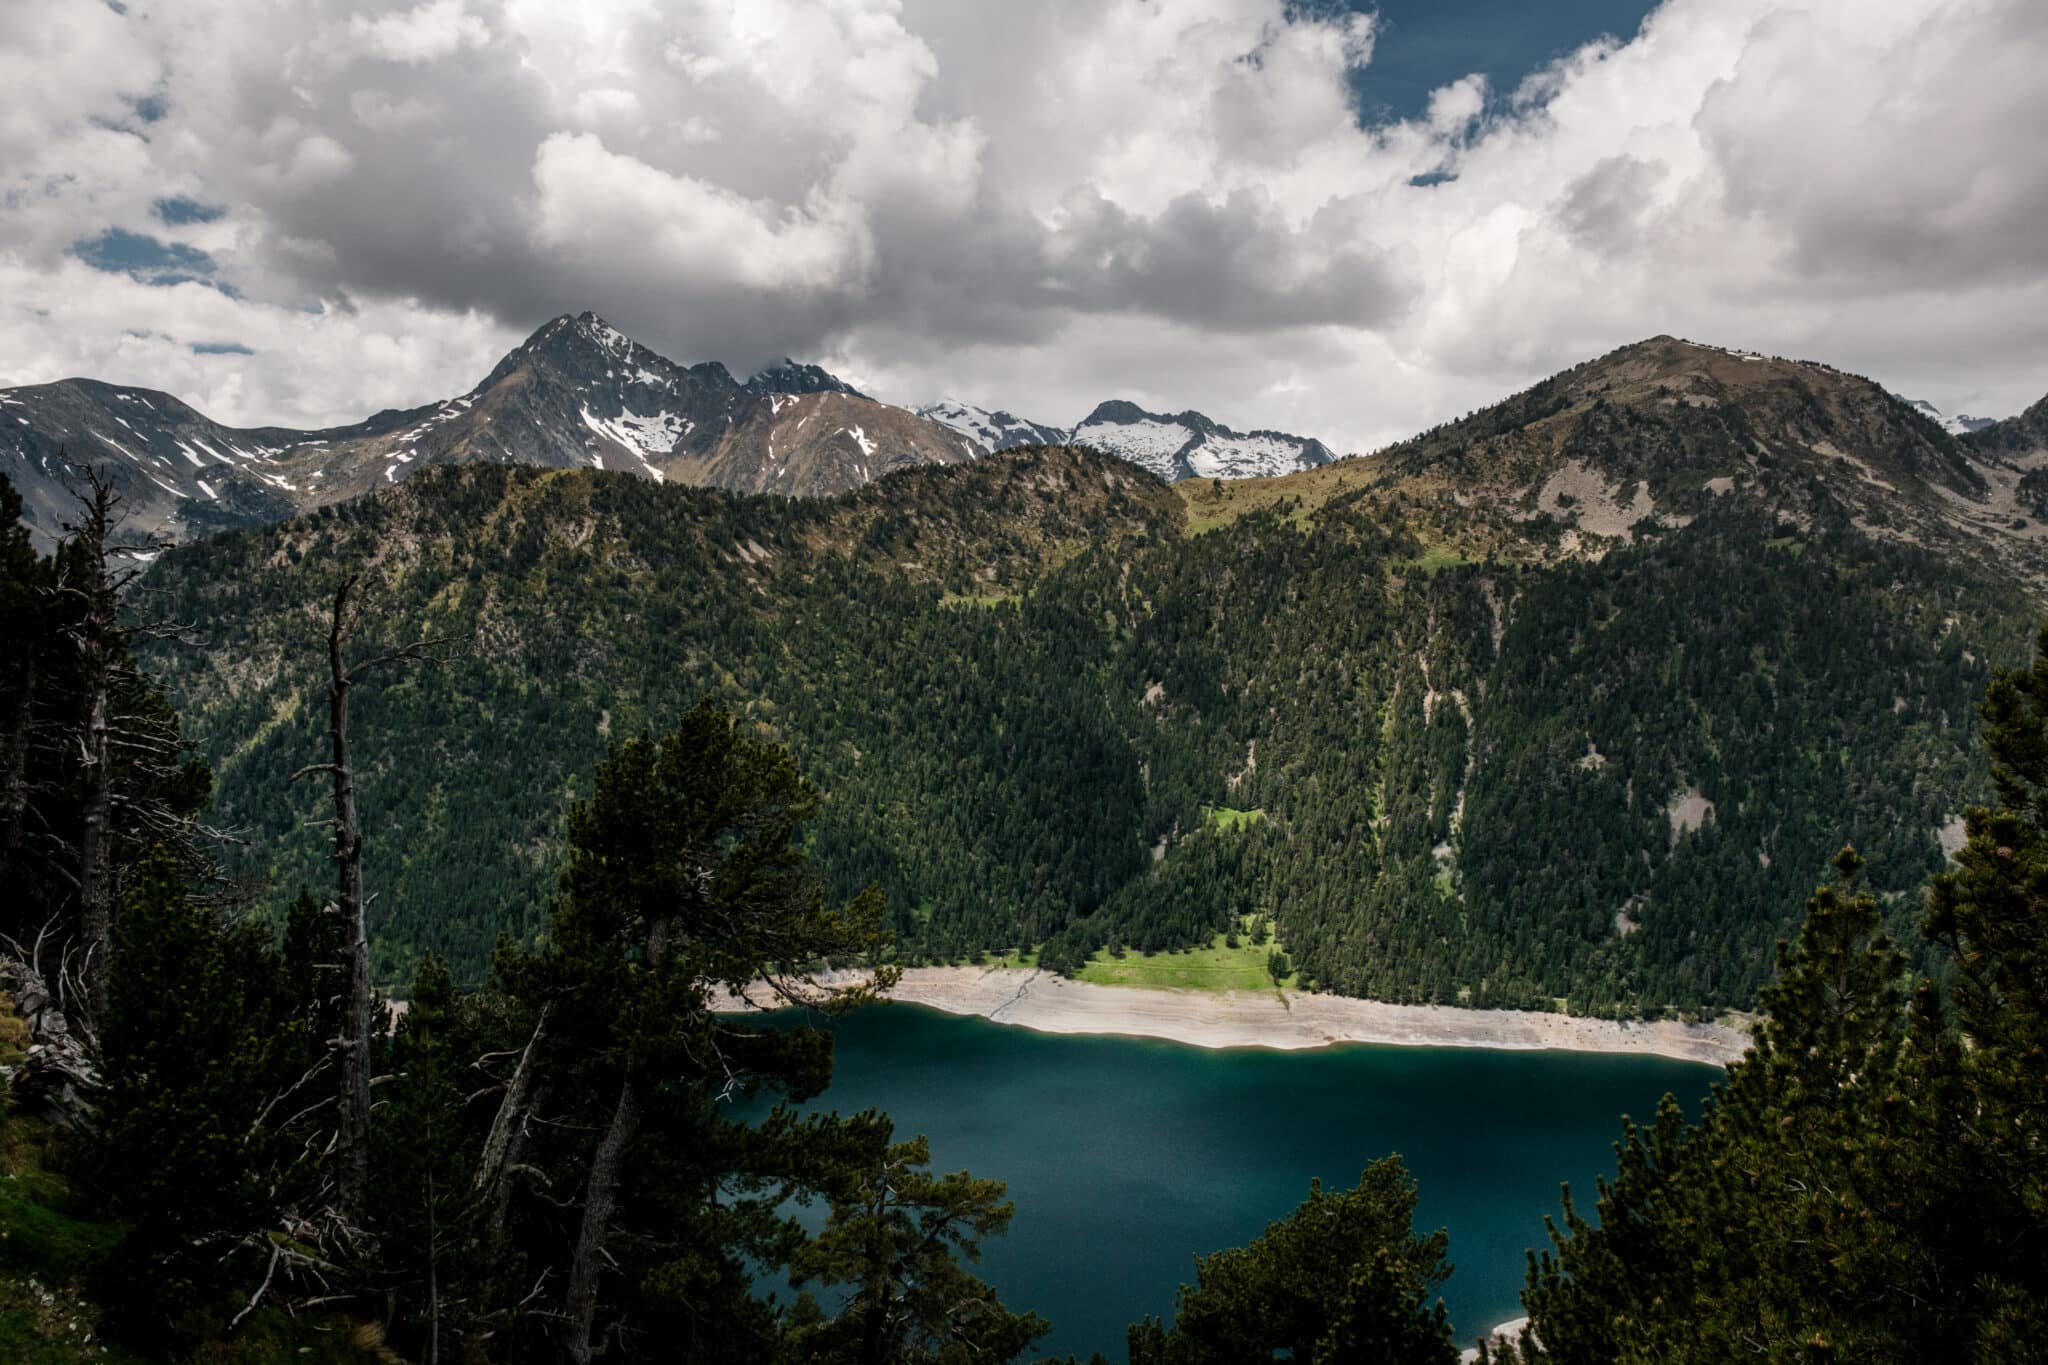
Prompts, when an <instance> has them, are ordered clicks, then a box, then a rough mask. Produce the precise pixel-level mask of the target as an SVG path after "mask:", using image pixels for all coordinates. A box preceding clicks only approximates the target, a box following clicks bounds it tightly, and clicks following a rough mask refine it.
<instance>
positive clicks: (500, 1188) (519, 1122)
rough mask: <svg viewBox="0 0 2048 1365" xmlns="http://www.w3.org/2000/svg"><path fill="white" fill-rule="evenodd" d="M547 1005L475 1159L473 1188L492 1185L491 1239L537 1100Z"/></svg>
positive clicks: (504, 1210)
mask: <svg viewBox="0 0 2048 1365" xmlns="http://www.w3.org/2000/svg"><path fill="white" fill-rule="evenodd" d="M548 1008H549V1007H548V1006H545V1005H543V1006H542V1007H541V1011H540V1018H538V1019H536V1020H534V1023H533V1037H531V1038H529V1039H527V1040H526V1047H525V1049H524V1050H522V1051H521V1052H520V1054H519V1065H518V1066H517V1067H514V1068H513V1071H512V1079H511V1080H509V1081H507V1082H506V1083H505V1098H504V1099H502V1100H500V1101H499V1102H498V1112H497V1115H496V1117H494V1118H493V1119H492V1120H491V1131H490V1134H489V1135H488V1136H487V1137H485V1138H484V1150H483V1155H482V1157H480V1158H479V1159H478V1161H477V1166H476V1183H475V1185H474V1187H473V1188H474V1189H475V1190H476V1191H477V1193H479V1194H481V1193H483V1192H484V1191H485V1190H491V1189H493V1187H495V1191H494V1198H493V1199H492V1206H491V1222H490V1235H491V1237H492V1238H493V1239H496V1238H497V1237H498V1236H500V1235H501V1234H503V1232H504V1231H505V1223H506V1220H507V1219H508V1218H509V1217H510V1215H511V1211H512V1180H511V1172H512V1169H513V1168H514V1167H515V1166H517V1165H518V1164H519V1158H520V1156H521V1155H522V1154H523V1153H524V1152H525V1149H526V1116H527V1115H528V1114H529V1113H531V1112H532V1107H533V1106H534V1105H536V1104H538V1103H539V1097H538V1095H537V1093H536V1092H535V1089H534V1078H535V1077H536V1076H537V1075H539V1074H540V1044H541V1039H542V1038H543V1037H544V1036H546V1032H547V1026H548Z"/></svg>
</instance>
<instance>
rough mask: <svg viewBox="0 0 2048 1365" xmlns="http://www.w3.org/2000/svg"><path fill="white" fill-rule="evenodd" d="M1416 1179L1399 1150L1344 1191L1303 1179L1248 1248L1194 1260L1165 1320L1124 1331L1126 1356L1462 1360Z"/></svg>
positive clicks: (1327, 1363)
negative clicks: (1283, 1210)
mask: <svg viewBox="0 0 2048 1365" xmlns="http://www.w3.org/2000/svg"><path fill="white" fill-rule="evenodd" d="M1415 1199H1416V1195H1415V1182H1414V1181H1413V1180H1412V1179H1411V1178H1410V1177H1409V1175H1408V1172H1407V1170H1406V1168H1405V1167H1404V1166H1403V1165H1402V1164H1401V1159H1400V1158H1399V1157H1396V1156H1390V1157H1386V1158H1383V1159H1381V1160H1379V1161H1375V1162H1374V1163H1372V1165H1370V1166H1368V1167H1366V1168H1365V1172H1364V1174H1362V1175H1361V1176H1360V1177H1359V1180H1358V1184H1357V1185H1356V1186H1354V1187H1353V1188H1351V1189H1349V1190H1343V1191H1338V1192H1331V1191H1326V1190H1324V1189H1323V1187H1322V1185H1321V1183H1320V1182H1316V1183H1313V1184H1311V1186H1310V1187H1309V1196H1308V1199H1307V1200H1306V1201H1305V1202H1304V1203H1303V1204H1302V1205H1301V1206H1300V1207H1299V1208H1297V1209H1296V1210H1295V1211H1294V1212H1293V1213H1291V1214H1289V1215H1288V1216H1287V1217H1285V1218H1283V1219H1281V1220H1279V1221H1277V1222H1275V1223H1272V1224H1270V1225H1269V1226H1268V1227H1267V1228H1266V1230H1265V1232H1264V1233H1263V1234H1261V1235H1260V1236H1259V1237H1258V1238H1257V1239H1256V1240H1255V1241H1253V1242H1252V1243H1251V1244H1250V1245H1249V1246H1245V1247H1241V1248H1238V1249H1236V1250H1232V1251H1219V1252H1217V1253H1215V1254H1214V1255H1211V1256H1204V1257H1201V1258H1200V1259H1199V1260H1197V1261H1196V1263H1195V1283H1194V1284H1193V1285H1183V1286H1181V1290H1180V1294H1179V1296H1178V1298H1177V1299H1176V1300H1175V1304H1174V1322H1173V1326H1172V1327H1170V1328H1168V1327H1164V1326H1162V1325H1161V1324H1160V1323H1159V1322H1158V1320H1157V1319H1147V1320H1146V1321H1145V1322H1142V1323H1139V1324H1137V1325H1136V1326H1133V1327H1132V1328H1131V1331H1130V1357H1131V1365H1237V1363H1238V1362H1241V1361H1251V1360H1273V1359H1277V1358H1280V1357H1283V1356H1284V1357H1286V1358H1289V1359H1293V1360H1297V1361H1302V1362H1305V1363H1310V1362H1312V1363H1313V1365H1366V1362H1371V1361H1380V1360H1400V1361H1412V1362H1415V1363H1416V1365H1427V1363H1428V1362H1441V1363H1442V1365H1449V1362H1452V1361H1455V1360H1456V1359H1457V1358H1458V1352H1457V1347H1456V1346H1455V1345H1454V1344H1453V1341H1452V1337H1451V1324H1450V1316H1449V1314H1448V1313H1447V1312H1446V1311H1445V1309H1444V1306H1443V1301H1442V1300H1441V1299H1437V1298H1436V1293H1437V1290H1438V1289H1439V1288H1440V1287H1441V1286H1442V1284H1443V1282H1444V1281H1445V1280H1446V1279H1448V1278H1449V1277H1450V1273H1451V1266H1450V1262H1449V1261H1447V1260H1446V1259H1445V1253H1446V1251H1447V1250H1448V1247H1449V1238H1448V1236H1447V1235H1446V1234H1445V1233H1444V1232H1443V1231H1442V1230H1441V1229H1439V1230H1438V1231H1436V1232H1433V1233H1430V1234H1428V1235H1427V1236H1423V1235H1420V1234H1418V1233H1416V1232H1415V1231H1414V1226H1413V1224H1414V1218H1415Z"/></svg>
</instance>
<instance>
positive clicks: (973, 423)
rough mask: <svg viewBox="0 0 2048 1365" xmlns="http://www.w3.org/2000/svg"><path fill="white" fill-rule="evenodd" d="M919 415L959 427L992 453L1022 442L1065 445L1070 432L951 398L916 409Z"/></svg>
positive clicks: (977, 447) (1032, 444)
mask: <svg viewBox="0 0 2048 1365" xmlns="http://www.w3.org/2000/svg"><path fill="white" fill-rule="evenodd" d="M917 415H918V416H919V417H923V418H925V419H927V420H928V421H933V422H937V423H938V424H939V425H940V426H942V427H947V428H950V429H951V430H953V431H957V432H958V433H960V435H962V436H964V437H966V438H967V441H968V443H969V444H971V445H972V446H974V447H975V448H976V449H977V450H979V451H985V452H989V453H994V452H995V451H998V450H1014V449H1016V448H1017V447H1019V446H1055V445H1064V444H1066V440H1067V435H1068V433H1067V431H1066V429H1065V428H1063V427H1049V426H1046V425H1045V424H1044V423H1042V422H1031V421H1026V420H1025V419H1024V418H1022V417H1018V416H1015V415H1014V414H1011V413H1007V412H1003V411H1000V410H996V411H991V410H990V409H988V408H978V407H976V406H974V404H972V403H959V402H955V401H953V400H951V399H945V400H942V401H940V402H937V403H927V404H925V405H924V406H923V407H921V408H919V409H918V410H917Z"/></svg>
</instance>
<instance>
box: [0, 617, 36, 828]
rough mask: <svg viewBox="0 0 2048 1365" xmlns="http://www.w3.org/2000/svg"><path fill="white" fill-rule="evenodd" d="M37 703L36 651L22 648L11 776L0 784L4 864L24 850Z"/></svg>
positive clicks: (9, 759) (10, 735)
mask: <svg viewBox="0 0 2048 1365" xmlns="http://www.w3.org/2000/svg"><path fill="white" fill-rule="evenodd" d="M35 704H36V654H35V648H34V647H33V646H26V647H24V649H23V651H22V661H21V696H20V698H19V699H18V700H17V701H16V702H15V704H14V715H13V717H12V719H11V721H10V723H9V724H8V727H7V729H8V735H7V779H6V782H5V784H4V785H0V867H12V866H13V865H14V858H15V855H16V854H17V853H18V852H20V850H21V822H22V817H23V816H25V815H27V814H28V745H29V738H30V734H31V729H30V722H31V720H32V719H33V717H34V715H35Z"/></svg>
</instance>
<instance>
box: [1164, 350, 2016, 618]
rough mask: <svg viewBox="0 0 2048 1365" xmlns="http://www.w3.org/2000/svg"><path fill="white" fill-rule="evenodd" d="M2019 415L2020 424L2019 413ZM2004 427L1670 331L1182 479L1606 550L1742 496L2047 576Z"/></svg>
mask: <svg viewBox="0 0 2048 1365" xmlns="http://www.w3.org/2000/svg"><path fill="white" fill-rule="evenodd" d="M2023 421H2024V419H2015V422H2023ZM2009 429H2012V424H2007V423H2000V424H1999V425H1998V426H1996V427H1992V428H1987V429H1986V430H1985V431H1982V432H1979V433H1976V434H1975V435H1973V436H1971V437H1969V438H1967V439H1959V438H1957V437H1955V436H1953V435H1951V434H1950V433H1949V432H1947V431H1945V430H1943V429H1942V427H1941V426H1940V425H1939V424H1938V423H1936V422H1935V421H1933V420H1932V419H1931V418H1929V417H1928V416H1927V415H1926V414H1925V413H1924V412H1922V411H1920V410H1918V409H1917V408H1915V407H1914V406H1913V405H1911V404H1909V403H1907V402H1906V401H1905V400H1903V399H1900V398H1898V397H1896V396H1894V395H1892V394H1891V393H1888V392H1886V391H1885V390H1884V389H1883V388H1882V387H1880V386H1879V385H1877V384H1875V383H1873V382H1871V381H1870V380H1867V379H1863V378H1860V377H1858V376H1856V375H1851V374H1847V373H1845V372H1843V371H1841V370H1837V369H1834V368H1833V367H1831V366H1828V365H1822V364H1817V363H1814V362H1810V361H1792V360H1780V359H1773V358H1769V357H1765V356H1761V355H1756V354H1754V353H1749V352H1741V351H1730V350H1725V349H1722V348H1719V347H1714V346H1703V345H1698V344H1695V343H1692V342H1686V341H1680V340H1677V339H1675V338H1672V337H1656V338H1653V339H1651V340H1649V341H1644V342H1639V343H1637V344H1635V345H1632V346H1625V347H1623V348H1621V349H1620V350H1618V351H1615V352H1613V353H1612V354H1609V355H1606V356H1602V357H1600V358H1599V359H1597V360H1592V361H1588V362H1586V363H1585V364H1582V365H1579V366H1577V367H1575V368H1573V369H1571V370H1567V371H1565V372H1563V373H1561V374H1558V375H1554V376H1552V377H1551V378H1549V379H1546V380H1544V381H1542V382H1541V383H1539V384H1537V385H1535V386H1533V387H1531V388H1529V389H1527V390H1525V391H1523V392H1522V393H1519V394H1516V395H1514V396H1513V397H1511V398H1509V399H1507V400H1505V401H1503V402H1501V403H1498V404H1495V405H1494V406H1493V407H1490V408H1487V409H1485V410H1483V411H1481V412H1477V413H1474V414H1473V415H1472V416H1470V417H1467V418H1464V419H1462V420H1460V421H1457V422H1452V423H1449V424H1447V425H1445V426H1442V427H1437V428H1435V429H1433V430H1431V431H1427V432H1424V433H1423V434H1421V435H1420V436H1417V437H1414V438H1413V439H1411V440H1407V441H1403V442H1401V443H1400V444H1398V445H1395V446H1391V447H1389V448H1388V449H1386V450H1385V451H1382V452H1380V453H1379V454H1377V455H1373V456H1369V457H1363V458H1359V459H1355V460H1347V461H1343V462H1340V463H1338V464H1335V465H1332V466H1330V467H1329V468H1327V469H1321V470H1314V471H1310V472H1308V473H1305V474H1298V475H1294V476H1291V477H1290V478H1286V479H1280V480H1275V481H1272V482H1270V483H1265V484H1252V485H1240V486H1236V487H1230V486H1226V487H1225V488H1224V489H1223V490H1221V491H1220V492H1219V491H1217V490H1213V489H1209V488H1206V487H1194V486H1190V487H1189V488H1187V489H1185V490H1183V491H1184V495H1185V496H1186V497H1187V498H1188V499H1189V501H1190V507H1191V512H1192V515H1193V517H1194V519H1195V521H1196V523H1197V524H1198V525H1200V524H1214V523H1215V522H1218V521H1221V520H1225V519H1228V518H1229V517H1230V516H1232V515H1235V514H1236V513H1237V511H1238V510H1241V509H1244V508H1249V507H1256V506H1262V505H1265V504H1266V503H1268V502H1270V501H1272V500H1274V499H1282V498H1294V499H1301V500H1303V501H1304V502H1305V503H1306V504H1307V505H1310V506H1314V505H1318V504H1321V503H1324V502H1328V501H1330V500H1333V499H1339V498H1343V497H1369V498H1373V499H1376V500H1388V499H1397V498H1398V499H1399V500H1401V501H1402V503H1403V504H1404V505H1405V506H1406V507H1407V508H1408V509H1409V511H1408V513H1407V515H1408V517H1409V519H1410V521H1411V524H1413V525H1414V526H1415V527H1416V528H1417V529H1418V531H1419V533H1421V534H1424V535H1426V536H1428V537H1430V538H1432V539H1433V540H1435V541H1436V542H1439V543H1440V544H1441V545H1442V546H1443V547H1444V549H1445V552H1446V553H1457V554H1463V555H1469V556H1479V557H1484V556H1488V555H1495V556H1506V557H1511V558H1517V559H1536V560H1554V559H1557V558H1583V557H1589V556H1591V557H1597V556H1599V555H1602V554H1605V553H1608V552H1609V551H1611V550H1612V549H1613V548H1615V547H1616V546H1618V545H1625V544H1630V543H1635V542H1638V541H1641V540H1642V539H1644V538H1645V537H1649V536H1654V535H1658V534H1662V533H1665V532H1668V531H1670V530H1673V529H1676V528H1679V527H1682V526H1685V525H1687V524H1688V523H1690V522H1691V521H1692V520H1693V519H1694V518H1696V517H1699V516H1701V515H1702V514H1704V513H1705V512H1706V511H1707V510H1709V509H1710V508H1712V507H1715V506H1717V505H1720V504H1723V503H1726V502H1730V501H1732V502H1735V503H1738V504H1741V505H1744V506H1747V507H1751V508H1754V509H1756V510H1758V511H1760V512H1763V513H1765V514H1766V515H1769V516H1771V517H1773V518H1775V519H1777V520H1778V521H1779V522H1780V523H1782V524H1783V526H1784V528H1785V532H1786V534H1789V535H1793V536H1798V535H1804V534H1810V533H1812V532H1814V531H1816V530H1817V529H1818V528H1821V527H1824V526H1832V525H1835V524H1844V525H1848V526H1850V527H1852V528H1854V529H1856V530H1858V531H1860V532H1861V533H1863V534H1866V535H1869V536H1872V537H1875V538H1879V539H1885V540H1891V541H1896V542H1900V543H1905V544H1912V545H1918V546H1923V547H1925V548H1927V549H1929V550H1931V551H1932V552H1933V553H1935V554H1937V555H1939V556H1942V557H1944V558H1949V559H1952V560H1956V561H1958V562H1968V563H1971V564H1974V565H1976V566H1977V567H1979V568H1983V569H1986V570H1989V571H1992V572H1996V573H2001V574H2015V573H2016V574H2019V575H2022V576H2023V577H2024V578H2025V579H2026V580H2027V581H2028V582H2030V583H2031V584H2033V585H2034V586H2035V587H2036V588H2037V589H2040V588H2043V587H2048V524H2044V523H2043V521H2042V519H2041V517H2040V514H2039V513H2038V512H2036V511H2034V510H2032V509H2030V508H2029V507H2028V506H2027V505H2025V504H2024V502H2023V501H2022V493H2021V483H2022V481H2023V480H2024V479H2025V477H2026V475H2027V473H2028V463H2027V461H2026V460H2025V459H2022V458H2017V457H2015V456H2014V455H2013V454H2010V453H2007V452H2008V450H2009V449H2016V448H2017V446H2018V445H2019V444H2021V443H2022V442H2021V438H2020V437H2018V436H2016V435H2015V436H2013V437H2012V438H2011V439H2010V442H2009V443H2008V444H2000V441H1999V438H1998V436H1997V433H1999V432H2001V431H2006V430H2009Z"/></svg>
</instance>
